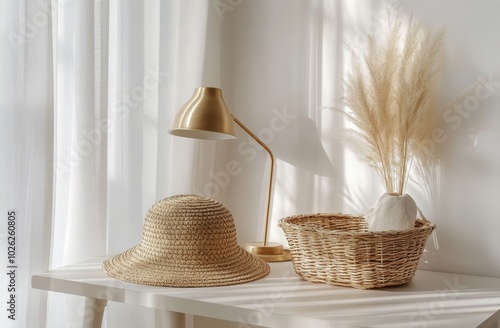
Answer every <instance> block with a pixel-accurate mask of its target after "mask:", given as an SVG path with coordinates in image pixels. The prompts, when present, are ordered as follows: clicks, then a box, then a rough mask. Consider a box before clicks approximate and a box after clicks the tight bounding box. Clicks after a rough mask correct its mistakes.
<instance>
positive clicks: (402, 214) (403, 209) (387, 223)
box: [365, 193, 417, 231]
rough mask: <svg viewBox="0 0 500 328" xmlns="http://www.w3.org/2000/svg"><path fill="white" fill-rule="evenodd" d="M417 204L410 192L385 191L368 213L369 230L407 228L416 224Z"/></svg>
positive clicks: (366, 217)
mask: <svg viewBox="0 0 500 328" xmlns="http://www.w3.org/2000/svg"><path fill="white" fill-rule="evenodd" d="M416 218H417V204H416V203H415V201H414V200H413V198H411V196H410V195H408V194H403V195H398V194H389V193H385V194H383V195H382V196H380V198H379V199H378V201H377V203H376V204H375V206H374V207H372V208H370V209H369V210H368V212H367V213H366V216H365V219H366V222H367V224H368V230H369V231H388V230H407V229H412V228H413V227H414V226H415V220H416Z"/></svg>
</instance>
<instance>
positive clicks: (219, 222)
mask: <svg viewBox="0 0 500 328" xmlns="http://www.w3.org/2000/svg"><path fill="white" fill-rule="evenodd" d="M138 251H143V252H144V253H145V255H146V253H147V255H149V256H151V257H154V258H156V259H162V260H167V261H175V262H177V263H189V262H193V261H196V262H197V263H199V262H212V263H217V262H219V261H220V260H221V259H222V258H224V257H226V256H228V253H232V252H238V251H239V250H238V242H237V238H236V227H235V224H234V220H233V217H232V215H231V212H229V210H228V209H227V208H225V207H224V206H223V205H222V204H221V203H219V202H217V201H216V200H214V199H209V198H205V197H202V196H197V195H176V196H171V197H168V198H165V199H162V200H160V201H159V202H157V203H156V204H154V205H153V206H152V207H151V208H150V210H149V211H148V213H147V215H146V218H145V221H144V228H143V233H142V239H141V242H140V244H139V246H138Z"/></svg>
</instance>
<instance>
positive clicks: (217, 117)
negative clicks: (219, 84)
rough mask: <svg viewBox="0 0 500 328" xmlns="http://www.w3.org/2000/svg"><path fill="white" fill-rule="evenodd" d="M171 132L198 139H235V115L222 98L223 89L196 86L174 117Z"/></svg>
mask: <svg viewBox="0 0 500 328" xmlns="http://www.w3.org/2000/svg"><path fill="white" fill-rule="evenodd" d="M169 132H170V134H173V135H176V136H181V137H188V138H196V139H215V140H224V139H234V138H236V136H235V135H234V126H233V117H232V116H231V113H230V112H229V110H228V109H227V106H226V103H225V102H224V99H223V98H222V90H221V89H219V88H212V87H201V88H196V89H195V91H194V94H193V96H192V97H191V98H190V99H189V100H188V101H187V102H186V103H185V104H184V106H182V108H181V109H180V110H179V112H178V113H177V116H176V117H175V119H174V123H173V125H172V129H171V130H170V131H169Z"/></svg>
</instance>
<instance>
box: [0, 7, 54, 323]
mask: <svg viewBox="0 0 500 328" xmlns="http://www.w3.org/2000/svg"><path fill="white" fill-rule="evenodd" d="M46 10H47V11H48V12H50V6H49V7H48V8H47V9H46ZM0 22H1V23H0V43H1V47H0V135H1V140H0V152H1V154H2V156H1V158H2V159H1V170H0V181H2V182H1V184H0V213H1V214H0V215H1V222H2V231H1V232H0V235H1V236H2V237H1V238H0V239H1V241H2V245H5V246H3V248H4V249H5V253H3V254H5V256H2V259H1V260H0V262H1V264H2V267H3V268H6V267H7V265H11V266H12V265H14V266H16V268H15V269H14V270H15V271H16V281H17V283H16V289H15V295H16V313H15V314H14V316H13V317H12V318H15V321H14V320H12V319H9V318H8V315H9V314H11V313H8V312H7V311H5V310H4V311H2V312H3V314H2V316H1V317H0V326H2V327H36V325H37V324H38V321H39V320H44V318H45V308H44V307H45V296H46V293H41V292H39V291H35V290H32V289H31V288H30V284H29V281H30V280H31V278H30V276H31V274H32V273H33V272H39V271H43V270H46V269H48V254H49V249H50V236H51V217H52V215H51V211H52V187H53V186H52V161H53V159H52V145H53V126H54V122H53V120H52V116H53V88H52V81H53V80H52V48H51V44H52V39H51V29H50V26H51V17H50V15H49V14H47V13H46V12H43V11H42V12H41V11H40V9H39V6H38V5H37V4H36V3H34V2H23V1H21V2H17V1H1V2H0ZM7 222H11V223H12V224H10V223H9V224H8V223H7ZM4 223H5V225H4ZM8 226H14V229H11V230H9V231H13V232H14V233H15V234H7V231H8V230H7V227H8ZM8 237H11V239H8ZM14 238H15V239H14ZM8 241H9V242H15V244H14V245H12V244H11V245H12V246H13V247H14V248H15V250H14V253H11V255H12V254H13V257H10V258H8V257H7V251H8V249H7V242H8ZM14 248H13V249H14ZM8 279H9V276H7V275H6V274H2V276H1V278H0V283H1V284H2V286H5V288H2V289H1V292H0V298H1V299H2V300H7V299H8V298H9V297H10V294H11V292H12V290H10V291H9V290H8V288H7V287H6V286H8V285H9V283H10V282H9V280H8ZM28 313H29V315H27V314H28Z"/></svg>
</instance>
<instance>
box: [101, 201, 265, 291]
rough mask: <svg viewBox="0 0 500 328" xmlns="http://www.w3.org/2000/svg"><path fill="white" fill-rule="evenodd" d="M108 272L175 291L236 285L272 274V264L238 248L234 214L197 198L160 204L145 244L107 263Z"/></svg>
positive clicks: (149, 223) (144, 234) (152, 212)
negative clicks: (186, 288) (270, 269)
mask: <svg viewBox="0 0 500 328" xmlns="http://www.w3.org/2000/svg"><path fill="white" fill-rule="evenodd" d="M103 268H104V271H106V273H107V274H108V275H110V276H112V277H115V278H117V279H120V280H124V281H128V282H133V283H137V284H145V285H154V286H169V287H209V286H224V285H234V284H240V283H244V282H249V281H253V280H256V279H259V278H262V277H264V276H266V275H267V274H268V273H269V265H268V264H267V263H266V262H264V261H263V260H261V259H259V258H258V257H255V256H253V255H251V254H250V253H248V252H247V251H245V250H244V249H243V248H241V247H240V246H238V243H237V240H236V228H235V225H234V221H233V217H232V215H231V213H230V212H229V210H228V209H226V208H225V207H224V206H223V205H222V204H221V203H219V202H217V201H215V200H213V199H209V198H205V197H201V196H197V195H177V196H172V197H168V198H165V199H163V200H160V201H159V202H157V203H156V204H154V205H153V206H152V207H151V209H149V211H148V213H147V214H146V219H145V221H144V228H143V231H142V239H141V242H140V243H139V245H137V246H135V247H133V248H131V249H129V250H127V251H125V252H123V253H121V254H119V255H116V256H114V257H112V258H110V259H108V260H105V261H104V263H103Z"/></svg>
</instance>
